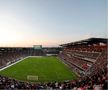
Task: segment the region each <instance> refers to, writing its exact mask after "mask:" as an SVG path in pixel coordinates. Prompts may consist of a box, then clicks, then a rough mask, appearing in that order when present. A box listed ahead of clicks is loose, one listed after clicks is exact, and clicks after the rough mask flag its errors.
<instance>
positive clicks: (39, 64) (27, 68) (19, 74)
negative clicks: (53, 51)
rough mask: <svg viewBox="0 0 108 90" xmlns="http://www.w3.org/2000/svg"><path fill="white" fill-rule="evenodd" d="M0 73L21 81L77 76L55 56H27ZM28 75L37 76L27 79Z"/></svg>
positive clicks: (54, 79)
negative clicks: (33, 78)
mask: <svg viewBox="0 0 108 90" xmlns="http://www.w3.org/2000/svg"><path fill="white" fill-rule="evenodd" d="M0 75H4V76H8V77H10V78H14V79H17V80H21V81H29V82H54V81H64V80H72V79H75V78H77V76H76V75H75V73H74V72H72V71H71V70H70V69H69V68H68V67H67V66H66V65H65V64H63V63H62V62H61V61H60V60H59V59H58V58H57V57H53V56H51V57H29V58H26V59H25V60H23V61H21V62H19V63H17V64H15V65H13V66H11V67H9V68H7V69H5V70H3V71H0ZM28 75H33V76H38V80H35V81H33V80H27V76H28Z"/></svg>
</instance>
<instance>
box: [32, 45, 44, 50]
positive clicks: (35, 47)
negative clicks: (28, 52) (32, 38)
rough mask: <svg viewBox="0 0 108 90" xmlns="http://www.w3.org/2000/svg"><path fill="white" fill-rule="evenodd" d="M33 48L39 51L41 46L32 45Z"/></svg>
mask: <svg viewBox="0 0 108 90" xmlns="http://www.w3.org/2000/svg"><path fill="white" fill-rule="evenodd" d="M33 48H34V49H38V50H39V49H42V45H33Z"/></svg>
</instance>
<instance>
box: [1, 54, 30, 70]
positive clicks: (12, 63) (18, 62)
mask: <svg viewBox="0 0 108 90" xmlns="http://www.w3.org/2000/svg"><path fill="white" fill-rule="evenodd" d="M26 58H28V56H27V57H25V58H23V59H21V60H18V61H16V62H14V63H12V64H10V65H7V66H5V67H3V68H1V69H0V71H2V70H4V69H6V68H8V67H10V66H13V65H15V64H16V63H19V62H21V61H23V60H24V59H26Z"/></svg>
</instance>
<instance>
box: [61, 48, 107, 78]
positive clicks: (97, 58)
mask: <svg viewBox="0 0 108 90" xmlns="http://www.w3.org/2000/svg"><path fill="white" fill-rule="evenodd" d="M86 47H87V49H86ZM90 48H91V49H90ZM90 48H88V46H85V47H81V46H79V47H78V46H77V47H76V48H75V46H74V48H73V46H72V48H71V47H69V48H68V47H67V48H65V49H64V50H63V51H62V52H61V53H60V54H59V57H60V58H61V60H62V61H63V62H65V63H67V64H68V65H69V67H71V68H73V69H72V70H74V71H75V72H76V73H77V74H78V75H79V76H83V75H85V73H87V71H89V72H88V73H90V72H92V71H90V69H92V68H93V67H94V68H99V67H100V68H102V67H104V66H102V65H103V64H102V62H104V63H105V64H106V63H107V61H106V60H107V59H106V58H107V55H106V54H107V51H106V49H107V48H106V46H95V47H94V46H90ZM93 48H94V49H93ZM97 49H98V50H97ZM83 50H84V51H83ZM105 53H106V54H105ZM98 63H99V64H98ZM95 64H96V65H97V66H99V67H97V66H96V65H95ZM95 66H96V67H95ZM101 66H102V67H101Z"/></svg>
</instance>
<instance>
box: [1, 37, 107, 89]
mask: <svg viewBox="0 0 108 90" xmlns="http://www.w3.org/2000/svg"><path fill="white" fill-rule="evenodd" d="M107 41H108V39H104V38H89V39H85V40H81V41H76V42H71V43H66V44H62V45H60V46H62V47H60V48H53V47H52V48H42V46H41V45H35V46H34V47H31V48H30V47H28V48H27V47H26V48H24V47H14V48H12V47H11V48H10V47H3V48H2V47H1V48H0V66H1V69H0V75H1V76H0V80H1V81H0V88H1V89H9V88H11V89H12V88H13V89H51V88H52V89H72V88H75V87H77V88H79V87H80V88H81V87H83V88H88V89H92V88H93V86H94V85H97V86H98V87H100V88H104V89H106V85H107V81H106V80H107V56H108V54H107V46H108V45H107Z"/></svg>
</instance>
